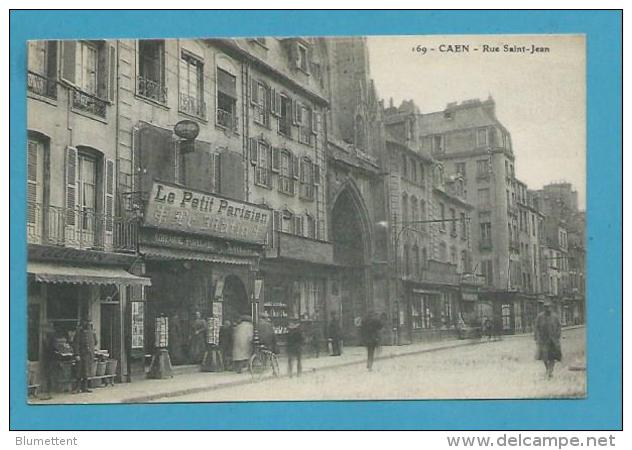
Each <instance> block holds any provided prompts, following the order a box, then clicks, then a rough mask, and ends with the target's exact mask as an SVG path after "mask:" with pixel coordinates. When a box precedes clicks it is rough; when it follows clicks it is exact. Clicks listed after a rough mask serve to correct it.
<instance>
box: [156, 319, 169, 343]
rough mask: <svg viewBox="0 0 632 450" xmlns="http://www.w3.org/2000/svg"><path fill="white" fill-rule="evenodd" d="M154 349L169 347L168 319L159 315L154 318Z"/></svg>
mask: <svg viewBox="0 0 632 450" xmlns="http://www.w3.org/2000/svg"><path fill="white" fill-rule="evenodd" d="M155 342H156V347H158V348H167V347H168V346H169V318H168V317H165V316H164V315H161V316H160V317H156V336H155Z"/></svg>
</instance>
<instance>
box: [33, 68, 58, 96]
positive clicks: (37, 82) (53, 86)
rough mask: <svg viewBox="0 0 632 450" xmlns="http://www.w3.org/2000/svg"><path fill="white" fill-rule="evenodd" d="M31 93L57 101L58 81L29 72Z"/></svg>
mask: <svg viewBox="0 0 632 450" xmlns="http://www.w3.org/2000/svg"><path fill="white" fill-rule="evenodd" d="M26 86H27V89H28V90H29V92H33V93H34V94H37V95H41V96H43V97H48V98H52V99H53V100H57V81H56V80H52V79H50V78H46V77H45V76H43V75H40V74H38V73H35V72H31V71H30V70H29V72H28V74H27V79H26Z"/></svg>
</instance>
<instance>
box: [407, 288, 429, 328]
mask: <svg viewBox="0 0 632 450" xmlns="http://www.w3.org/2000/svg"><path fill="white" fill-rule="evenodd" d="M431 318H432V313H431V311H430V298H429V297H428V296H427V295H416V296H414V297H413V299H412V301H411V319H412V320H411V322H412V327H413V329H415V330H419V329H427V328H430V326H431Z"/></svg>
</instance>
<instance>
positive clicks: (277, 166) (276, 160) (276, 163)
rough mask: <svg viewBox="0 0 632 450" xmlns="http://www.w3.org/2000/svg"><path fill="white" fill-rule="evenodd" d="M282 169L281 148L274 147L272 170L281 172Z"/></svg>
mask: <svg viewBox="0 0 632 450" xmlns="http://www.w3.org/2000/svg"><path fill="white" fill-rule="evenodd" d="M279 170H281V149H280V148H278V147H273V148H272V171H273V172H279Z"/></svg>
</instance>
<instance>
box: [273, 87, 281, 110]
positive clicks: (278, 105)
mask: <svg viewBox="0 0 632 450" xmlns="http://www.w3.org/2000/svg"><path fill="white" fill-rule="evenodd" d="M274 115H276V116H281V94H280V93H278V92H276V91H274Z"/></svg>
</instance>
